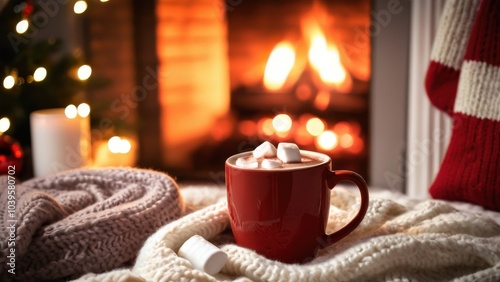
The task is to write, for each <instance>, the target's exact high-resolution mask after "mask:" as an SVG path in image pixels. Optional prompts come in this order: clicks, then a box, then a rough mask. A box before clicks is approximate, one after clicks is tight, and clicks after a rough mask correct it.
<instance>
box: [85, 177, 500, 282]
mask: <svg viewBox="0 0 500 282" xmlns="http://www.w3.org/2000/svg"><path fill="white" fill-rule="evenodd" d="M181 190H182V194H183V196H184V200H185V202H186V204H187V205H188V206H189V207H191V209H192V210H193V212H192V213H190V214H188V215H186V216H184V217H182V218H180V219H178V220H176V221H174V222H171V223H169V224H167V225H165V226H164V227H162V228H160V229H159V230H158V231H157V232H156V233H154V234H153V235H152V236H151V237H149V239H148V240H147V241H146V243H145V244H144V246H143V247H142V249H141V251H140V253H139V255H138V257H137V260H136V261H135V264H134V265H133V266H132V267H131V268H127V269H117V270H114V271H111V272H108V273H102V274H91V273H89V274H87V275H85V276H83V277H81V278H80V279H78V281H232V280H238V281H500V213H495V212H488V211H484V210H482V209H481V208H479V207H477V206H471V205H465V204H457V203H450V202H443V201H435V200H411V199H408V198H406V197H404V196H403V195H399V194H394V193H390V192H382V193H374V192H370V194H371V195H370V196H371V198H370V205H369V208H368V212H367V214H366V217H365V219H364V220H363V222H362V223H361V225H360V226H359V227H358V228H357V229H356V230H355V231H354V232H353V233H351V234H350V235H348V236H347V237H346V238H344V239H343V240H341V241H339V242H338V243H336V244H334V245H332V246H330V247H328V248H326V249H323V250H321V251H320V253H318V256H317V257H316V259H314V260H313V261H311V262H309V263H307V264H302V265H298V264H284V263H280V262H276V261H271V260H268V259H266V258H264V257H262V256H260V255H258V254H256V253H255V252H253V251H251V250H248V249H245V248H241V247H238V246H237V245H236V244H234V242H233V241H232V235H231V233H230V231H229V230H228V228H229V217H228V213H227V206H226V202H225V191H224V189H222V188H216V187H212V188H210V187H199V186H190V187H185V188H183V189H181ZM358 200H359V198H358V196H357V195H356V194H355V193H354V194H353V193H351V192H350V190H348V189H343V188H335V189H334V190H333V191H332V195H331V209H330V210H331V211H330V218H329V223H328V230H327V232H333V231H335V230H336V229H339V228H340V227H342V225H344V224H345V223H346V222H348V221H349V219H350V218H351V217H352V216H354V214H355V213H356V212H357V210H358V207H359V203H358ZM195 234H199V235H201V236H203V237H205V238H206V239H209V240H211V241H212V242H213V243H214V244H216V245H218V246H220V247H221V249H222V250H224V251H225V252H226V253H227V254H228V261H227V263H226V264H225V266H224V267H223V269H222V271H221V272H220V273H219V274H218V275H216V276H215V277H213V276H210V275H208V274H206V273H204V272H201V271H198V270H195V269H193V268H192V266H191V264H190V263H189V262H188V261H187V260H185V259H183V258H181V257H178V256H177V254H176V252H177V251H178V249H179V247H180V246H181V245H182V243H183V242H185V241H186V240H187V239H188V238H190V237H191V236H193V235H195Z"/></svg>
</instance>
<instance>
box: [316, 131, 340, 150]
mask: <svg viewBox="0 0 500 282" xmlns="http://www.w3.org/2000/svg"><path fill="white" fill-rule="evenodd" d="M316 143H317V145H318V147H319V148H320V149H323V150H332V149H335V147H337V144H338V138H337V135H336V134H335V133H334V132H333V131H329V130H327V131H324V132H323V133H321V135H319V136H318V138H316Z"/></svg>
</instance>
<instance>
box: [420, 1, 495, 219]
mask: <svg viewBox="0 0 500 282" xmlns="http://www.w3.org/2000/svg"><path fill="white" fill-rule="evenodd" d="M425 86H426V89H427V94H428V96H429V99H430V101H431V102H432V104H433V105H434V106H436V107H437V108H439V109H440V110H442V111H444V112H447V113H448V114H450V115H451V116H452V118H453V132H452V136H451V140H450V144H449V147H448V150H447V152H446V155H445V157H444V159H443V163H442V164H441V168H440V170H439V173H438V175H437V176H436V179H435V180H434V183H433V184H432V185H431V187H430V190H429V192H430V194H431V195H432V197H434V198H437V199H447V200H454V201H465V202H471V203H474V204H478V205H481V206H484V207H486V208H488V209H492V210H500V1H495V0H482V1H477V0H474V1H470V0H451V1H450V0H449V1H447V3H446V5H445V8H444V12H443V16H442V20H441V22H440V26H439V30H438V34H437V37H436V41H435V45H434V48H433V51H432V54H431V62H430V65H429V68H428V70H427V77H426V81H425Z"/></svg>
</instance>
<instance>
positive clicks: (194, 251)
mask: <svg viewBox="0 0 500 282" xmlns="http://www.w3.org/2000/svg"><path fill="white" fill-rule="evenodd" d="M178 254H179V256H181V257H183V258H185V259H187V260H189V262H191V264H192V265H193V267H194V268H196V269H198V270H201V271H204V272H206V273H208V274H210V275H215V274H217V273H219V271H220V270H221V269H222V267H223V266H224V264H226V261H227V254H226V253H225V252H223V251H221V250H220V249H219V248H217V247H216V246H215V245H213V244H212V243H210V242H208V241H207V240H205V238H203V237H201V236H200V235H194V236H193V237H191V238H189V239H188V240H187V241H186V242H184V244H183V245H182V246H181V247H180V249H179V252H178Z"/></svg>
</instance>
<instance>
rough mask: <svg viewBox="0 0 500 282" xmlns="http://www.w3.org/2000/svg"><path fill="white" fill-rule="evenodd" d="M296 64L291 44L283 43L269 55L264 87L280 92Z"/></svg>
mask: <svg viewBox="0 0 500 282" xmlns="http://www.w3.org/2000/svg"><path fill="white" fill-rule="evenodd" d="M294 64H295V49H294V48H293V45H292V44H291V43H289V42H281V43H279V44H278V45H276V47H274V49H273V51H272V52H271V54H270V55H269V59H268V60H267V64H266V69H265V70H264V86H265V87H266V88H267V89H269V90H279V89H281V88H282V87H283V85H285V82H286V79H287V77H288V75H289V73H290V71H291V70H292V68H293V65H294Z"/></svg>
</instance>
